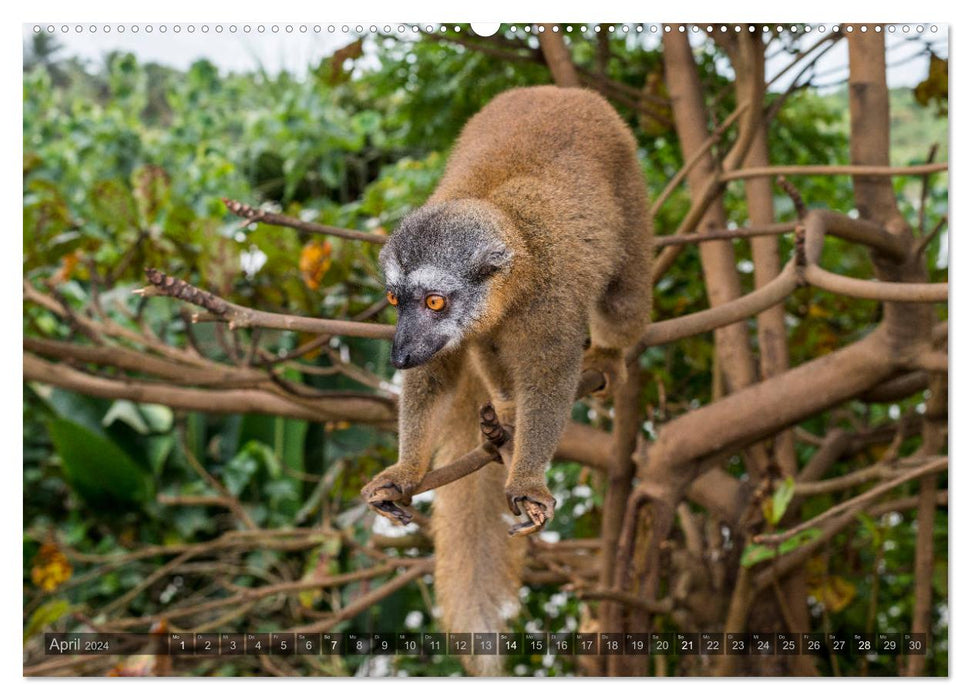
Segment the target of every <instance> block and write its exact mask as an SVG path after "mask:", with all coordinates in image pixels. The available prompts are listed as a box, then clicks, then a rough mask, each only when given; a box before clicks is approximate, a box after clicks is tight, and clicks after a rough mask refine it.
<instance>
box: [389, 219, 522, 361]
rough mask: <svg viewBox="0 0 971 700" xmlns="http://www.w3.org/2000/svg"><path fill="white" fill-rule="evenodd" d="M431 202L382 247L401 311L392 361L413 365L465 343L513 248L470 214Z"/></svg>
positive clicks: (391, 297)
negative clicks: (492, 284)
mask: <svg viewBox="0 0 971 700" xmlns="http://www.w3.org/2000/svg"><path fill="white" fill-rule="evenodd" d="M442 209H443V207H440V206H439V207H424V208H422V209H419V210H418V211H417V212H415V214H412V216H410V217H408V218H407V219H406V220H405V221H404V222H403V223H402V225H401V226H400V227H399V228H398V230H397V231H395V233H394V234H392V235H391V237H390V239H389V240H388V243H387V244H386V245H385V246H384V248H383V249H382V250H381V255H380V262H381V269H382V271H383V272H384V277H385V281H386V283H387V293H388V301H389V302H391V304H392V305H394V307H395V308H396V309H397V310H398V326H397V329H396V330H395V335H394V342H393V344H392V346H391V364H392V365H394V366H395V367H397V368H398V369H409V368H411V367H417V366H418V365H421V364H424V363H425V362H428V361H429V360H430V359H431V358H432V357H434V356H435V354H436V353H438V352H440V351H442V350H448V349H451V348H455V347H457V346H458V345H459V344H460V343H461V342H462V338H463V337H465V336H466V335H467V334H468V333H469V332H470V331H472V330H473V328H474V324H475V322H476V320H477V319H479V318H481V317H482V316H483V314H484V312H485V308H486V304H487V298H488V293H489V288H490V285H491V282H492V278H493V277H494V276H495V274H496V273H497V272H498V271H499V270H501V269H503V268H505V267H507V266H508V264H509V262H510V260H511V259H512V254H511V253H510V252H509V251H507V250H506V247H505V246H504V245H503V244H502V242H501V241H500V240H499V239H498V238H496V236H495V235H494V234H490V233H489V232H488V231H485V230H483V225H482V224H481V223H480V222H479V221H477V220H475V219H473V218H471V217H469V215H468V214H467V213H464V212H465V210H463V214H464V215H462V216H457V215H455V213H454V212H450V211H442Z"/></svg>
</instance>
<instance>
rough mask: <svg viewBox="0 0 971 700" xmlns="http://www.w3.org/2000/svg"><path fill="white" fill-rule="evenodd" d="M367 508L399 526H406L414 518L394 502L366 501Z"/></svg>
mask: <svg viewBox="0 0 971 700" xmlns="http://www.w3.org/2000/svg"><path fill="white" fill-rule="evenodd" d="M368 507H369V508H371V510H373V511H374V512H375V513H379V514H381V515H383V516H384V517H386V518H387V519H388V520H391V521H393V522H395V523H397V524H399V525H407V524H408V523H410V522H411V521H412V519H413V518H414V517H415V516H414V514H413V513H410V512H409V511H407V510H405V509H404V508H401V507H399V506H398V504H397V503H395V502H394V501H368Z"/></svg>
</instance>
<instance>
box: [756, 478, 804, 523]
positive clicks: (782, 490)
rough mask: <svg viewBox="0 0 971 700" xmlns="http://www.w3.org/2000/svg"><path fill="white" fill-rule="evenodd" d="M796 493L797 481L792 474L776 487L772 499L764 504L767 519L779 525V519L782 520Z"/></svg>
mask: <svg viewBox="0 0 971 700" xmlns="http://www.w3.org/2000/svg"><path fill="white" fill-rule="evenodd" d="M795 493H796V482H795V481H794V480H793V478H792V477H791V476H789V477H786V479H785V480H784V481H783V482H782V483H780V484H779V486H778V487H777V488H776V490H775V493H774V494H772V498H771V500H769V501H767V502H766V503H765V504H764V505H763V508H762V510H763V512H764V514H765V519H766V520H767V521H768V522H769V524H770V525H778V524H779V521H780V520H782V516H783V515H785V513H786V508H788V507H789V503H790V501H792V497H793V496H794V495H795Z"/></svg>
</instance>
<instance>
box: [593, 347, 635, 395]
mask: <svg viewBox="0 0 971 700" xmlns="http://www.w3.org/2000/svg"><path fill="white" fill-rule="evenodd" d="M583 370H584V371H586V370H593V371H595V372H600V373H601V374H603V376H604V386H603V387H602V388H600V389H598V390H597V391H595V392H593V395H594V396H598V397H600V398H606V397H609V396H611V395H612V394H613V393H614V390H615V389H616V388H617V387H619V386H620V385H621V384H623V383H624V382H626V381H627V363H626V362H625V361H624V353H623V351H622V350H619V349H616V348H600V347H592V348H590V349H589V350H587V351H586V352H585V353H583Z"/></svg>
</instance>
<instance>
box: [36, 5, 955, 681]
mask: <svg viewBox="0 0 971 700" xmlns="http://www.w3.org/2000/svg"><path fill="white" fill-rule="evenodd" d="M641 10H643V11H642V12H641V11H638V12H633V13H631V16H630V17H629V20H630V21H628V22H574V23H528V22H527V23H523V22H518V23H512V22H509V23H492V24H488V23H468V22H449V23H441V22H424V23H410V22H406V23H401V22H387V23H384V22H361V23H354V22H329V21H327V20H326V19H324V20H313V21H307V22H299V21H286V22H272V21H221V22H164V23H147V22H137V23H132V22H116V21H111V22H108V21H103V20H102V21H97V22H91V21H84V22H77V21H53V22H48V21H44V22H28V23H27V24H24V25H23V28H22V43H23V76H22V77H23V91H22V98H20V99H22V110H23V134H22V145H23V180H22V182H23V193H22V205H23V238H22V243H23V245H22V259H23V262H22V271H23V326H22V335H23V410H22V412H23V482H22V483H23V594H22V598H23V675H25V676H31V677H35V676H39V677H52V676H85V677H106V676H138V677H173V676H176V677H200V676H219V677H250V676H265V677H395V678H398V677H412V676H432V677H441V676H479V677H481V676H500V677H507V678H508V677H534V676H542V677H554V676H572V677H679V678H682V677H747V678H763V677H837V676H838V677H854V678H855V677H886V676H922V677H928V676H931V677H939V676H944V677H946V676H948V674H949V661H950V660H949V645H948V640H949V611H950V602H949V589H948V581H949V564H948V526H949V517H948V467H949V458H948V437H949V435H948V427H949V412H948V409H949V402H948V376H949V375H948V372H949V355H948V338H949V336H948V318H949V316H948V290H949V287H948V277H949V245H948V240H949V201H950V200H949V180H948V172H949V171H948V163H949V157H950V153H949V125H948V108H949V95H948V75H949V48H950V47H949V32H950V28H949V26H948V25H947V24H944V23H852V24H848V23H839V22H836V23H808V24H807V23H785V24H776V23H772V24H764V23H756V24H752V23H729V22H726V23H713V24H708V23H700V24H699V23H678V22H674V23H670V22H651V21H646V20H648V19H650V18H649V15H650V14H651V10H650V7H644V8H641ZM317 14H318V15H322V16H326V11H325V10H321V12H318V13H317ZM638 14H641V15H643V19H644V20H645V21H635V20H637V19H638V16H637V15H638ZM744 14H745V13H740V18H741V19H744V18H745V17H743V16H741V15H744ZM544 690H545V689H544Z"/></svg>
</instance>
